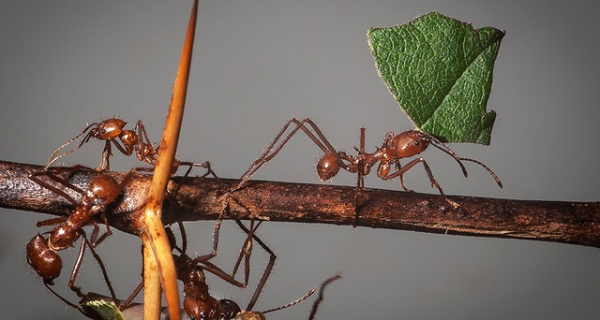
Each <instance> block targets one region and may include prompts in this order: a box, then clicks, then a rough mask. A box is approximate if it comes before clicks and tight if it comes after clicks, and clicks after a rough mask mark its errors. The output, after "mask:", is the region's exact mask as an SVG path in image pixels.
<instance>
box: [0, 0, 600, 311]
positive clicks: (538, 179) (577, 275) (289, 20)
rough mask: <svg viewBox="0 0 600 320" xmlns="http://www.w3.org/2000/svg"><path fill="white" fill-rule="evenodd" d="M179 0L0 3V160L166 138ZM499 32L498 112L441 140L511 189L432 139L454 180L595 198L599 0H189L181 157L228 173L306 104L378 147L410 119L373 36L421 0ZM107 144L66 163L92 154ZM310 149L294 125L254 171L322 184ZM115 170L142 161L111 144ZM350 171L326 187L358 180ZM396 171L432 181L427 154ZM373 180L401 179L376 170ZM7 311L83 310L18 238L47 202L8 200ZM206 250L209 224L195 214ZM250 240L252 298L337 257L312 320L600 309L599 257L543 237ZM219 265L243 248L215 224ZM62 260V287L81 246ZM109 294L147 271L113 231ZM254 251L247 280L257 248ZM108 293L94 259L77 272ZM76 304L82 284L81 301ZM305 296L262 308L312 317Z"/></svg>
mask: <svg viewBox="0 0 600 320" xmlns="http://www.w3.org/2000/svg"><path fill="white" fill-rule="evenodd" d="M190 7H191V2H190V1H178V2H165V1H161V2H158V1H153V2H146V1H127V2H122V1H118V2H117V1H112V2H106V1H95V2H90V1H52V2H51V1H19V2H16V1H15V2H7V1H3V2H2V3H0V41H1V43H2V49H0V74H1V76H0V101H1V105H2V118H1V120H0V136H2V139H1V140H0V150H1V151H0V152H1V154H2V156H1V159H3V160H12V161H19V162H25V163H37V164H43V163H45V161H46V159H47V157H48V155H49V154H50V153H51V152H52V151H53V150H54V149H55V148H56V147H57V146H59V145H60V144H62V143H63V142H64V141H66V140H68V139H69V138H71V137H72V136H74V135H75V134H77V133H78V132H80V130H81V129H82V128H83V127H84V126H85V124H86V123H87V122H97V121H100V120H103V119H105V118H110V117H122V118H123V119H125V120H127V121H130V122H131V123H132V124H133V123H134V122H135V120H137V119H142V120H143V121H144V123H145V124H146V128H147V129H148V131H149V134H150V135H151V138H152V139H154V140H158V139H159V136H160V133H161V131H162V126H163V121H164V117H165V112H166V107H167V105H168V103H169V99H170V96H171V88H172V83H173V80H174V77H175V69H176V66H177V63H178V60H179V54H180V51H181V44H182V41H183V36H184V32H185V26H186V24H187V19H188V16H189V9H190ZM434 10H436V11H439V12H441V13H443V14H446V15H449V16H452V17H455V18H459V19H461V20H464V21H470V22H472V23H473V24H474V26H475V27H476V28H479V27H484V26H494V27H497V28H501V29H505V30H506V31H507V35H506V37H505V39H504V41H503V43H502V46H501V49H500V55H499V57H498V60H497V63H496V72H495V79H494V85H493V89H492V93H491V97H490V101H489V106H488V108H490V109H493V110H496V111H497V112H498V117H497V120H496V125H495V128H494V132H493V138H492V144H491V145H490V146H489V147H484V146H478V145H466V144H465V145H460V144H459V145H456V144H455V145H452V147H453V148H454V150H455V151H456V152H457V153H458V154H460V155H461V156H465V157H472V158H476V159H478V160H480V161H482V162H484V163H486V164H487V165H489V166H490V167H491V168H493V169H494V170H495V171H496V172H497V173H498V174H499V175H500V177H501V178H502V180H503V182H504V185H505V188H504V189H498V188H497V187H496V185H495V183H494V182H493V180H492V179H491V178H490V177H489V176H488V175H487V173H486V172H485V171H483V170H481V169H480V168H478V167H477V166H473V165H469V166H468V169H469V172H470V175H469V178H468V179H464V178H463V177H462V176H461V173H460V171H459V170H458V168H457V166H456V164H455V163H454V162H453V161H452V159H450V158H449V157H448V156H447V155H445V154H443V153H441V152H439V151H437V150H435V149H433V150H430V151H428V152H427V153H425V155H424V156H425V157H426V159H427V161H428V162H429V163H430V165H431V167H432V170H433V172H434V174H435V177H436V178H437V179H438V181H439V182H440V183H441V185H442V186H443V187H444V190H445V191H446V192H447V193H448V194H463V195H475V196H489V197H499V198H516V199H540V200H573V201H595V200H598V191H597V190H598V189H597V184H598V180H600V173H599V171H598V169H597V163H598V145H597V142H598V136H599V133H600V129H599V128H598V125H597V122H598V119H599V117H598V111H597V110H598V109H597V102H598V101H599V100H600V90H598V86H597V84H598V82H599V81H598V80H599V77H600V68H599V65H600V64H598V62H597V59H598V57H599V56H600V55H599V54H598V43H599V41H598V37H599V36H600V34H599V31H600V29H599V28H598V24H597V23H598V19H599V18H600V8H599V5H598V4H597V2H595V3H594V2H593V1H580V2H576V3H574V2H570V1H562V2H561V1H545V2H539V1H522V0H520V1H511V2H507V1H427V2H424V1H389V0H388V1H385V0H372V1H327V2H325V1H281V0H277V1H214V2H211V3H207V2H204V1H202V2H201V3H200V12H199V20H198V29H197V30H198V31H197V35H196V47H195V50H194V58H193V64H192V73H191V78H190V81H191V82H190V90H189V95H188V99H187V109H186V114H185V121H184V127H183V131H182V137H181V142H180V148H179V151H178V155H179V158H181V159H188V160H196V161H204V160H210V161H211V162H212V163H213V165H214V169H215V170H216V171H217V172H218V173H219V174H220V175H221V176H223V177H231V178H235V177H238V176H239V175H241V173H242V172H243V171H244V170H245V169H246V168H247V166H248V165H249V164H250V163H251V162H252V161H253V160H254V159H255V158H256V157H257V156H258V155H259V154H260V153H261V152H262V150H263V148H264V147H266V146H267V144H268V143H269V142H270V141H271V139H272V137H273V136H274V135H275V133H276V132H277V131H278V130H279V129H280V127H281V126H282V125H283V124H284V122H285V121H286V120H287V119H289V118H291V117H292V116H296V117H299V118H304V117H311V118H313V119H315V121H316V122H317V123H318V124H319V125H320V126H321V128H322V129H323V131H324V132H325V134H326V135H327V136H328V137H329V139H330V141H331V142H332V143H333V144H334V145H335V146H336V147H339V148H344V149H345V150H351V149H352V146H354V145H356V144H357V143H358V134H359V128H360V127H366V128H367V145H368V147H369V148H370V149H373V148H374V147H375V146H378V145H380V143H381V140H382V138H383V136H384V134H385V133H386V132H388V131H391V130H394V131H402V130H406V129H410V128H411V123H410V122H409V121H408V119H407V117H406V116H405V115H404V114H403V113H402V111H400V109H399V108H398V106H397V105H396V103H395V102H394V100H393V98H392V96H391V95H390V94H389V93H388V92H387V89H386V88H385V87H384V85H383V84H382V82H381V80H380V79H379V78H378V76H377V73H376V71H375V69H374V67H373V65H374V64H373V60H372V58H371V56H370V52H369V48H368V46H367V42H366V36H365V33H366V31H367V29H368V28H369V27H374V26H390V25H396V24H400V23H403V22H405V21H408V20H411V19H413V18H414V17H416V16H418V15H422V14H425V13H427V12H430V11H434ZM100 150H101V143H99V142H94V143H90V144H89V145H87V146H86V147H85V148H84V150H82V151H81V152H79V153H78V154H77V155H76V156H75V155H74V156H73V157H69V158H66V159H65V163H66V164H73V163H85V164H88V165H92V166H95V165H97V163H98V161H99V159H100ZM319 156H320V151H319V150H318V149H317V148H316V147H315V146H314V145H312V144H311V143H310V142H309V141H308V140H307V139H306V138H304V137H300V136H299V137H296V138H295V139H293V140H292V142H291V143H290V144H289V145H288V146H287V148H286V149H285V150H284V152H282V153H281V155H280V156H278V157H277V158H276V159H275V160H274V161H272V162H271V163H269V164H268V166H266V167H265V168H264V169H263V170H262V171H260V172H259V173H258V174H257V175H256V178H258V179H269V180H282V181H297V182H309V183H318V180H317V178H316V176H315V174H314V163H315V160H316V159H317V158H318V157H319ZM113 163H114V168H115V169H127V168H129V167H130V166H133V165H137V164H136V163H135V162H132V161H128V160H127V159H126V158H125V157H123V156H119V155H117V156H115V157H114V160H113ZM354 181H355V177H354V176H353V175H351V174H347V173H342V174H340V176H339V177H337V178H336V179H335V180H334V181H333V183H336V184H345V185H353V183H354ZM407 184H408V185H409V186H410V187H412V188H413V189H415V190H417V191H420V192H431V193H435V190H434V189H431V188H430V187H429V183H428V180H427V177H426V175H425V174H424V171H423V170H422V168H418V167H417V168H416V169H413V170H411V172H410V173H409V174H408V175H407ZM367 185H368V186H370V187H379V188H392V189H398V185H397V182H383V181H380V180H379V179H377V178H376V177H369V178H368V179H367ZM0 212H1V215H2V221H3V223H2V224H1V225H0V242H1V243H2V246H1V248H0V270H1V271H2V272H0V284H1V287H2V289H1V290H0V310H1V312H2V313H3V314H4V316H3V317H6V318H8V316H10V318H17V319H34V318H36V319H39V318H44V319H56V318H63V319H67V318H70V319H76V318H80V317H81V316H80V315H79V314H78V313H77V312H75V311H73V310H66V308H65V306H64V304H63V303H62V302H60V301H58V300H57V299H56V298H55V297H54V296H53V295H51V294H50V293H49V292H47V290H46V289H45V288H44V287H43V285H42V283H41V281H40V279H39V278H38V277H37V275H36V274H35V273H34V272H33V271H31V270H30V269H29V268H28V266H27V264H26V262H25V250H24V247H25V244H26V243H27V241H29V239H30V238H31V237H32V236H33V235H34V234H36V233H37V232H38V231H39V230H38V228H36V227H35V222H36V221H39V220H42V219H45V218H47V216H43V215H38V214H31V213H27V212H20V211H11V210H4V209H2V210H0ZM188 229H189V231H190V233H193V234H194V239H193V243H194V247H193V250H194V251H196V252H199V253H206V252H207V251H208V250H209V249H208V248H209V246H210V232H211V230H212V223H210V222H204V223H195V224H193V225H189V226H188ZM260 236H261V237H262V238H263V239H264V240H265V241H266V242H268V243H269V244H270V245H271V246H272V248H273V249H274V250H276V252H277V254H278V255H279V259H278V260H277V264H276V266H275V270H274V273H273V275H272V276H271V278H270V280H269V283H268V285H267V287H266V288H265V290H264V293H263V295H262V297H261V299H260V301H259V303H258V305H257V306H256V309H257V310H264V309H267V308H271V307H275V306H278V305H281V304H284V303H286V302H289V301H291V300H294V299H295V298H296V297H298V296H300V295H302V294H304V293H305V292H306V291H308V290H309V289H310V288H311V287H313V286H318V285H319V284H320V283H321V281H322V280H324V279H325V278H327V277H329V276H332V275H334V274H335V273H336V272H338V271H339V272H342V273H343V275H344V279H343V280H342V281H339V282H337V283H335V284H334V285H332V286H331V287H329V288H328V291H327V295H326V300H325V302H324V304H323V305H322V307H321V309H320V311H319V318H320V319H398V318H401V319H594V318H597V317H598V314H600V303H599V299H600V298H599V296H600V276H598V270H600V252H599V251H598V249H594V248H586V247H580V246H569V245H563V244H555V243H541V242H533V241H516V240H501V239H479V238H469V237H458V236H443V235H429V234H420V233H415V232H403V231H389V230H374V229H366V228H357V229H352V228H350V227H338V226H324V225H302V224H281V223H268V224H264V225H263V226H262V227H261V229H260ZM221 239H222V243H221V249H220V250H221V251H220V256H219V260H218V263H220V264H222V265H230V263H231V260H232V257H233V256H234V255H235V254H236V251H237V250H238V249H239V244H240V243H241V235H240V232H239V230H237V229H236V227H235V226H234V225H231V224H225V226H224V228H223V234H222V237H221ZM75 251H76V250H67V251H65V252H64V253H61V255H62V256H63V257H64V259H65V260H66V261H65V266H66V267H65V271H63V272H64V274H63V276H62V277H61V279H60V280H61V281H59V282H58V284H57V286H56V287H57V288H60V289H61V290H62V292H64V293H66V294H67V295H68V296H69V297H73V296H72V294H71V293H70V292H69V290H68V289H65V288H66V283H65V282H66V279H67V274H68V273H69V272H68V270H69V269H70V266H71V265H72V264H71V263H72V258H73V253H74V252H75ZM99 251H100V253H101V255H102V257H103V258H104V259H105V262H106V263H107V264H108V266H109V272H110V274H111V276H112V279H113V280H114V283H115V285H116V287H117V291H118V292H119V293H120V295H122V296H125V295H127V294H128V293H129V291H130V290H131V289H132V288H133V287H134V286H135V285H136V284H137V282H138V281H139V272H140V268H141V265H140V262H139V261H140V259H139V241H138V239H137V238H135V237H132V236H127V235H115V236H113V237H111V238H109V239H108V240H107V241H106V242H105V244H104V245H103V246H102V247H101V248H100V250H99ZM259 252H260V250H255V255H254V256H253V260H252V261H253V267H254V269H253V270H254V273H253V279H254V282H253V283H252V285H251V286H252V287H253V286H254V285H255V284H256V279H257V277H258V273H259V272H260V271H262V269H263V268H264V267H263V265H264V264H265V263H266V261H267V257H266V256H265V255H262V254H260V253H259ZM80 283H81V284H82V285H83V286H84V288H85V289H86V290H94V291H100V292H105V291H106V289H105V287H104V286H103V284H102V282H101V278H100V274H99V272H98V268H97V267H96V266H95V264H94V263H93V262H92V261H88V262H86V264H85V265H84V275H83V276H82V277H81V282H80ZM210 285H211V287H212V293H213V294H214V295H215V296H218V297H223V296H226V297H230V298H233V299H235V300H237V301H240V302H241V303H242V304H245V303H246V302H247V301H248V299H249V297H250V294H251V292H252V289H250V290H246V291H242V290H239V289H236V288H232V287H231V286H229V285H226V284H222V281H219V280H216V279H213V278H211V279H210ZM73 299H74V297H73ZM310 305H311V302H308V303H304V304H301V305H298V306H295V307H293V308H290V309H288V310H285V311H281V312H278V313H277V314H271V315H270V316H269V318H270V319H304V318H306V317H307V315H308V310H309V309H310Z"/></svg>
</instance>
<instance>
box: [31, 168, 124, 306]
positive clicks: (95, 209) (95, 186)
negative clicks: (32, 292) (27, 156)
mask: <svg viewBox="0 0 600 320" xmlns="http://www.w3.org/2000/svg"><path fill="white" fill-rule="evenodd" d="M82 168H83V169H87V170H90V171H91V169H89V168H85V167H81V166H75V167H72V168H69V169H70V170H67V171H71V172H74V171H77V170H80V169H82ZM134 174H135V170H131V171H129V172H128V173H127V175H126V176H125V177H124V178H123V179H122V180H121V182H120V183H117V181H116V180H115V179H114V178H113V177H111V176H110V175H107V174H104V173H100V174H97V175H95V176H94V177H93V178H92V179H91V181H90V184H89V186H88V188H87V189H86V190H85V191H84V190H82V189H80V188H78V187H76V186H74V185H73V184H71V183H70V182H69V181H67V180H66V179H64V178H62V177H59V176H57V175H54V174H53V173H51V172H49V171H44V172H41V173H34V174H32V175H31V176H30V178H31V179H32V180H34V181H35V182H37V183H38V184H40V185H41V186H43V187H45V188H47V189H49V190H51V191H53V192H55V193H57V194H59V195H61V196H63V197H64V198H65V199H67V200H68V201H69V202H71V203H72V204H73V205H75V208H74V209H73V211H72V212H71V214H70V215H69V216H68V217H59V218H52V219H48V220H43V221H39V222H38V223H37V226H38V227H41V226H55V227H54V229H53V230H52V231H49V232H46V233H48V234H49V235H48V237H47V238H45V237H44V236H43V235H40V234H38V235H37V236H35V237H33V238H32V239H31V240H30V241H29V243H28V244H27V262H28V264H29V265H30V266H31V267H32V268H33V269H34V270H35V271H36V273H37V274H38V275H39V276H40V277H42V280H43V282H44V285H45V286H46V287H47V288H48V289H49V290H50V291H51V292H52V293H53V294H55V295H56V296H57V297H59V298H60V299H61V300H63V301H64V302H65V303H67V304H68V305H70V306H72V307H74V308H76V309H78V310H79V311H81V312H82V313H84V314H86V315H88V314H87V313H86V312H84V311H82V310H81V309H80V308H79V307H78V306H76V305H75V304H73V303H71V302H69V301H68V300H67V299H65V298H63V297H62V296H60V295H59V294H58V293H57V292H55V291H54V290H53V289H52V288H51V287H50V286H51V285H53V284H54V279H55V278H57V277H58V276H59V275H60V272H61V270H62V259H61V258H60V256H59V255H58V251H61V250H65V249H68V248H70V247H73V244H74V243H75V241H77V240H78V239H79V238H83V239H82V241H81V247H80V249H79V254H78V256H77V259H76V262H75V265H74V266H73V271H72V272H71V277H70V279H69V282H68V286H69V288H70V289H71V290H73V291H74V292H75V293H76V294H77V296H79V297H83V293H82V292H81V289H80V288H79V287H77V286H75V280H76V278H77V275H78V274H79V269H80V268H81V265H82V263H83V257H84V254H85V251H86V249H88V248H89V250H90V251H91V252H92V255H93V256H94V258H95V259H96V261H97V262H98V264H99V265H100V269H101V270H102V274H103V276H104V279H105V281H106V283H107V285H108V288H109V291H110V294H111V297H112V298H113V299H114V300H116V298H115V293H114V290H113V288H112V285H111V283H110V280H109V279H108V275H107V272H106V268H105V267H104V264H103V263H102V260H101V259H100V256H99V255H98V254H97V253H96V251H95V247H96V246H97V245H98V244H99V243H101V242H102V241H103V240H104V239H106V237H107V236H109V235H110V234H111V231H110V228H109V227H108V221H107V219H106V216H104V212H103V210H105V208H106V207H107V206H108V205H109V204H111V203H112V202H113V201H115V200H116V199H117V198H118V197H119V195H120V194H121V191H122V190H123V188H124V187H125V185H126V184H127V183H128V182H129V180H130V179H131V178H132V177H133V175H134ZM42 175H45V176H48V177H49V178H50V179H51V180H54V181H56V182H59V183H60V184H62V185H63V186H64V187H66V188H68V189H71V190H73V191H75V192H77V193H80V194H81V198H80V200H79V202H77V201H75V199H73V198H72V197H71V196H69V195H68V194H67V193H66V192H65V191H63V190H61V189H59V188H58V187H56V186H54V185H52V184H50V183H48V182H46V181H45V180H43V179H41V176H42ZM97 214H102V215H103V220H104V223H105V225H106V228H107V231H106V232H105V233H104V234H102V235H100V236H99V230H100V228H99V225H98V223H97V222H96V221H95V220H94V219H92V218H93V217H94V216H95V215H97ZM86 225H92V226H93V231H92V234H91V236H90V238H89V239H88V237H87V235H86V233H85V231H84V229H83V227H84V226H86ZM88 316H89V315H88Z"/></svg>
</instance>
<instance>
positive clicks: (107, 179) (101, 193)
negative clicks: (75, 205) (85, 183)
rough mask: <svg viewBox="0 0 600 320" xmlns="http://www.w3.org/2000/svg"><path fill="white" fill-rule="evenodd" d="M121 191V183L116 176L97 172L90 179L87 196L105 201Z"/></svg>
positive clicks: (116, 195) (93, 199)
mask: <svg viewBox="0 0 600 320" xmlns="http://www.w3.org/2000/svg"><path fill="white" fill-rule="evenodd" d="M120 193H121V192H120V190H119V184H118V183H117V181H116V180H115V178H113V177H111V176H109V175H107V174H97V175H96V176H94V178H92V180H91V181H90V185H89V187H88V192H87V193H86V196H87V197H89V198H90V200H92V201H100V202H104V201H106V200H109V201H111V200H113V199H114V198H116V197H118V195H119V194H120Z"/></svg>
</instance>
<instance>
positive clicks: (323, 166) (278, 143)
mask: <svg viewBox="0 0 600 320" xmlns="http://www.w3.org/2000/svg"><path fill="white" fill-rule="evenodd" d="M289 128H291V130H290V131H289V133H288V134H287V135H284V134H285V133H286V132H287V131H288V129H289ZM299 131H302V132H304V133H305V134H306V135H307V136H308V137H309V138H310V139H311V140H312V141H313V142H314V143H315V144H316V145H317V146H318V147H319V149H321V150H322V151H323V153H324V155H323V156H322V157H321V158H320V159H319V161H318V162H317V176H318V177H319V179H320V180H321V181H325V180H330V179H332V178H333V177H335V176H336V175H337V174H338V172H339V171H340V169H344V170H346V171H348V172H351V173H357V176H358V178H357V189H356V190H357V191H356V203H355V217H356V219H358V207H359V196H360V190H361V188H362V187H363V185H364V181H363V180H364V179H363V177H364V176H366V175H368V174H369V173H370V172H371V168H372V167H374V166H375V165H377V164H378V166H377V176H378V177H379V178H381V179H383V180H390V179H394V178H399V179H400V185H401V187H402V188H403V189H404V190H407V191H408V190H409V189H408V188H406V186H405V184H404V176H403V175H404V173H405V172H407V171H408V170H410V169H411V168H412V167H414V166H415V165H417V164H419V163H422V164H423V167H424V168H425V172H426V173H427V176H428V177H429V181H430V182H431V186H432V187H433V188H436V189H437V190H438V191H439V193H440V194H441V195H442V196H444V198H445V199H446V200H447V201H448V202H449V203H451V204H453V205H455V206H458V204H456V203H455V202H454V201H452V200H450V199H448V198H447V197H445V194H444V191H443V190H442V187H441V186H440V184H439V183H438V182H437V181H436V180H435V178H434V177H433V173H432V172H431V169H430V167H429V165H428V164H427V161H425V159H424V158H423V157H421V156H419V157H418V158H415V159H413V160H411V161H410V162H408V163H406V164H405V165H403V166H402V165H401V164H400V160H401V159H404V158H410V157H414V156H417V155H420V154H421V153H422V152H424V151H425V150H426V149H427V147H428V146H429V145H432V146H434V147H436V148H437V149H440V150H442V151H443V152H445V153H447V154H448V155H450V156H451V157H452V158H453V159H454V160H455V161H456V162H457V163H458V165H459V166H460V168H461V170H462V172H463V175H464V176H465V177H467V170H466V168H465V166H464V164H463V162H473V163H475V164H478V165H480V166H481V167H483V168H484V169H485V170H486V171H487V172H488V173H489V174H490V175H491V176H492V178H494V180H495V181H496V183H497V184H498V186H499V187H502V182H501V181H500V179H499V178H498V176H497V175H496V173H494V172H493V171H492V170H491V169H490V168H489V167H487V166H486V165H484V164H483V163H481V162H479V161H477V160H474V159H470V158H462V157H459V156H458V155H457V154H456V153H455V152H454V151H452V150H451V149H450V148H449V147H448V146H447V145H446V144H444V143H443V142H442V141H441V140H439V139H438V138H436V137H433V136H431V135H429V134H427V133H425V132H422V131H419V130H408V131H404V132H402V133H399V134H395V133H393V132H389V133H388V134H386V136H385V138H384V140H383V144H382V145H381V147H379V148H377V149H376V150H375V151H374V152H373V153H368V152H366V151H365V129H364V128H361V135H360V148H356V147H355V150H356V151H357V154H356V155H355V156H352V155H348V154H347V153H346V152H344V151H338V150H336V149H335V148H334V147H333V146H332V145H331V143H330V142H329V141H328V140H327V138H326V137H325V135H324V134H323V132H322V131H321V129H319V127H318V126H317V125H316V124H315V123H314V122H313V121H312V120H311V119H308V118H306V119H304V120H301V121H300V120H297V119H295V118H293V119H291V120H289V121H288V122H287V123H286V124H285V125H284V126H283V128H282V129H281V130H280V131H279V133H278V134H277V135H276V136H275V138H274V139H273V141H272V142H271V144H270V145H269V146H268V147H267V149H266V150H265V152H264V153H263V154H262V155H261V156H260V157H258V159H256V161H254V163H252V165H251V166H250V168H248V170H247V171H246V172H245V173H244V174H243V175H242V177H241V179H240V182H239V184H238V185H237V187H236V188H235V189H239V188H242V187H243V185H244V184H245V183H246V181H248V180H249V179H250V178H251V177H252V176H253V175H254V174H255V173H256V172H257V171H258V170H259V169H260V168H261V167H262V166H263V165H264V164H265V163H266V162H268V161H269V160H271V159H273V157H275V156H276V155H277V154H278V153H279V151H281V149H282V148H283V146H285V144H287V142H288V141H289V140H290V139H291V138H292V136H294V135H295V134H296V133H297V132H299ZM392 166H395V171H393V170H392ZM356 222H357V220H355V224H356Z"/></svg>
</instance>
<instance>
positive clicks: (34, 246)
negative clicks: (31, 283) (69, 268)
mask: <svg viewBox="0 0 600 320" xmlns="http://www.w3.org/2000/svg"><path fill="white" fill-rule="evenodd" d="M27 263H28V264H29V265H30V266H31V267H32V268H33V270H35V272H36V273H37V274H38V275H39V276H40V277H42V278H43V279H44V282H46V283H48V284H52V280H54V279H55V278H58V276H60V271H61V270H62V259H61V258H60V256H59V255H58V254H57V253H56V252H55V251H52V250H51V249H50V248H48V244H47V242H46V239H44V237H42V236H41V235H40V234H38V235H36V236H35V237H33V238H32V239H31V240H30V241H29V243H27Z"/></svg>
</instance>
